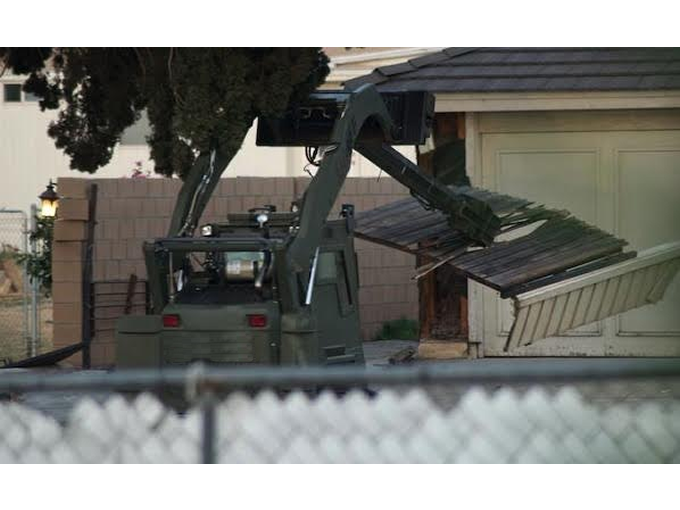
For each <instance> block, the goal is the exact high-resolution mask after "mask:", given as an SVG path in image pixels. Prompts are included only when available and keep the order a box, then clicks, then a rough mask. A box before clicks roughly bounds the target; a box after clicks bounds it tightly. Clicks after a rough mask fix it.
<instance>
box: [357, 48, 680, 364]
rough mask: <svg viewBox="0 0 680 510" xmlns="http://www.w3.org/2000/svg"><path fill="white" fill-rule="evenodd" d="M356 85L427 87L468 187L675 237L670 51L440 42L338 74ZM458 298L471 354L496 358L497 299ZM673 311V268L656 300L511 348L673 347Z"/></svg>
mask: <svg viewBox="0 0 680 510" xmlns="http://www.w3.org/2000/svg"><path fill="white" fill-rule="evenodd" d="M363 83H374V84H376V86H377V87H378V89H379V90H381V91H397V90H400V91H403V90H427V91H430V92H433V93H434V94H435V96H436V112H437V113H436V119H435V125H436V127H442V126H446V125H447V124H449V123H452V124H453V125H454V126H457V136H455V135H454V138H457V139H464V145H465V159H464V161H465V163H464V165H465V168H464V171H465V173H466V174H467V176H468V177H469V178H470V180H471V183H472V184H473V185H475V186H479V187H482V188H486V189H489V190H492V191H499V192H503V193H507V194H509V195H513V196H517V197H523V198H528V199H530V200H534V201H536V202H538V203H543V204H546V205H548V206H550V207H554V208H558V209H566V210H569V211H571V212H572V213H573V214H574V215H576V216H578V217H580V218H582V219H583V220H585V221H587V222H589V223H591V224H594V225H597V226H598V227H600V228H602V229H603V230H606V231H609V232H611V233H613V234H614V235H616V236H618V237H621V238H624V239H626V240H628V241H629V242H630V245H631V247H632V248H633V249H635V250H638V251H639V250H644V249H646V248H650V247H653V246H655V245H659V244H663V243H667V242H673V241H678V240H680V49H678V48H588V49H578V48H450V49H446V50H443V51H439V52H434V53H432V54H429V55H427V56H425V57H421V58H416V59H411V60H409V61H408V62H406V63H402V64H398V65H395V66H387V67H380V68H378V69H376V70H375V71H374V72H373V73H371V74H370V75H367V76H365V77H362V78H359V79H357V80H354V81H351V82H349V84H348V85H349V86H358V85H360V84H363ZM449 131H450V132H451V130H450V129H449ZM453 131H456V129H454V130H453ZM435 138H437V136H436V130H435ZM436 150H437V149H436V148H435V151H436ZM435 159H436V155H435ZM446 170H448V169H446ZM436 171H437V169H436V168H435V175H436ZM434 285H437V283H436V282H435V283H434ZM440 291H442V293H446V289H440ZM468 301H469V303H468ZM465 303H466V307H467V309H468V323H469V337H468V340H469V342H470V346H471V351H472V352H473V354H474V352H475V351H476V353H477V355H480V356H502V355H507V353H505V352H504V351H503V346H504V344H505V340H506V337H507V335H508V333H509V328H510V325H511V324H512V316H511V311H510V306H509V304H508V303H507V301H502V300H500V299H499V298H498V294H497V293H496V292H494V291H491V290H489V289H487V288H483V287H482V286H480V285H476V284H470V285H469V289H468V293H467V295H466V296H465ZM678 311H680V277H676V278H675V281H674V282H673V283H672V284H671V287H670V288H669V289H668V291H667V294H666V297H665V299H664V300H663V301H662V302H660V303H658V304H656V305H653V306H647V307H644V308H641V309H638V310H633V311H630V312H627V313H624V314H621V315H619V316H617V317H614V318H611V319H607V320H604V321H601V322H599V323H597V324H594V325H590V326H584V327H582V328H579V329H577V330H575V331H573V332H570V333H569V334H567V335H565V336H563V337H559V338H550V339H546V340H542V341H539V342H536V343H534V344H533V345H531V346H527V347H522V348H519V349H517V350H515V351H514V352H513V355H519V356H579V355H590V356H621V355H622V356H630V355H638V356H640V355H641V356H669V355H670V356H679V355H680V314H679V313H678ZM422 314H423V307H422V306H421V318H422Z"/></svg>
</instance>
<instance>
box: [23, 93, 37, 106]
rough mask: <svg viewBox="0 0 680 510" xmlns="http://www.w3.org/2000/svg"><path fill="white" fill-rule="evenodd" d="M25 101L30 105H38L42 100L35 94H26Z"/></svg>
mask: <svg viewBox="0 0 680 510" xmlns="http://www.w3.org/2000/svg"><path fill="white" fill-rule="evenodd" d="M24 101H27V102H29V103H37V102H38V101H40V98H39V97H38V96H36V95H35V94H34V93H33V92H24Z"/></svg>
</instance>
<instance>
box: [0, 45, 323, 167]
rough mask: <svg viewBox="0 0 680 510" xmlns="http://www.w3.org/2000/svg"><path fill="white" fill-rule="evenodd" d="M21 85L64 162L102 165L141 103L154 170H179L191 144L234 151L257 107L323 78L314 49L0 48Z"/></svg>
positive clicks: (271, 108) (269, 109)
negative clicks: (22, 78)
mask: <svg viewBox="0 0 680 510" xmlns="http://www.w3.org/2000/svg"><path fill="white" fill-rule="evenodd" d="M3 62H4V64H5V67H7V68H9V69H11V70H12V71H13V72H15V73H17V74H19V73H21V74H29V78H28V80H27V81H26V83H25V85H24V90H25V91H27V92H32V93H33V94H35V95H36V96H38V97H40V98H41V99H40V103H39V104H40V107H41V108H42V109H43V110H44V109H56V108H59V107H60V106H64V108H62V109H60V112H59V116H58V119H57V121H56V122H54V123H52V124H51V125H50V127H49V129H48V133H49V135H50V136H51V137H52V138H53V139H54V141H55V145H56V146H57V147H58V148H60V149H63V150H64V152H65V153H66V154H67V155H68V156H69V157H70V158H71V168H74V169H78V170H81V171H85V172H95V171H96V170H97V169H98V168H100V167H102V166H104V165H106V164H107V163H108V162H109V161H110V160H111V157H112V155H113V149H114V147H115V146H116V145H117V144H118V142H119V141H120V136H121V134H122V133H123V131H124V130H125V129H126V128H127V127H129V126H130V125H132V124H133V123H134V122H135V121H136V120H137V119H139V117H140V115H141V112H142V111H143V110H146V112H147V115H148V117H149V123H150V125H151V135H150V137H149V139H148V143H149V145H150V148H151V157H152V159H153V160H154V162H155V170H156V172H158V173H160V174H162V175H166V176H171V175H179V176H180V177H185V175H186V173H187V172H188V170H189V168H190V167H191V165H192V164H193V161H194V159H195V158H196V155H197V153H198V152H200V151H205V150H209V149H211V148H214V147H216V146H219V147H220V148H221V149H222V150H223V151H224V152H225V153H228V154H234V153H235V152H236V151H238V149H239V148H240V147H241V144H242V142H243V139H244V137H245V135H246V133H247V132H248V129H249V128H250V126H251V125H252V123H253V121H254V119H255V118H256V117H257V116H259V115H277V114H282V113H283V112H284V111H285V110H286V108H287V107H288V106H289V105H290V104H291V103H294V102H295V101H297V100H299V99H301V98H303V97H305V96H306V95H308V94H309V93H310V92H311V91H312V90H314V89H315V88H316V87H318V86H319V85H320V84H321V83H323V80H324V79H325V78H326V76H327V74H328V72H329V68H328V58H327V57H326V55H325V54H324V53H323V52H322V51H321V49H320V48H0V63H3Z"/></svg>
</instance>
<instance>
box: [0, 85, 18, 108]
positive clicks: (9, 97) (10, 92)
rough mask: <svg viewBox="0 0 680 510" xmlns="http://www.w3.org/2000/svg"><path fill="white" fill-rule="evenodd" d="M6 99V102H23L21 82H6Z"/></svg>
mask: <svg viewBox="0 0 680 510" xmlns="http://www.w3.org/2000/svg"><path fill="white" fill-rule="evenodd" d="M4 100H5V103H20V102H21V84H19V83H5V86H4Z"/></svg>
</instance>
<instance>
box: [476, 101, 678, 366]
mask: <svg viewBox="0 0 680 510" xmlns="http://www.w3.org/2000/svg"><path fill="white" fill-rule="evenodd" d="M678 116H679V117H680V113H678ZM607 124H608V125H612V124H613V123H612V122H608V123H607ZM588 127H589V126H588V124H587V123H584V125H583V128H584V129H582V130H578V131H568V132H567V131H562V132H560V131H555V132H545V131H542V132H515V133H482V134H480V135H479V140H480V142H481V169H478V171H479V170H481V180H482V185H483V186H484V187H486V188H488V189H492V190H496V191H501V192H503V193H508V194H510V195H515V196H519V197H526V198H528V199H531V200H535V201H537V202H541V203H544V204H547V205H549V206H551V207H557V208H564V209H568V210H569V211H572V212H573V213H574V214H575V215H577V216H579V217H581V218H582V219H584V220H585V221H587V222H589V223H592V224H595V225H597V226H599V227H600V228H602V229H604V230H607V231H610V232H612V233H614V234H615V235H617V236H619V237H622V238H624V239H626V240H628V241H629V242H630V243H631V246H632V248H633V249H636V250H642V249H645V248H650V247H652V246H655V245H658V244H661V243H665V242H670V241H677V240H680V130H674V129H663V130H646V131H623V130H621V131H619V130H604V131H587V130H586V128H588ZM646 127H647V129H648V128H649V126H648V125H647V126H646ZM479 175H480V174H478V177H479ZM478 180H479V179H478ZM675 280H676V281H674V282H673V283H672V284H671V286H670V288H669V290H668V292H667V295H666V298H665V299H664V300H663V301H662V302H661V303H659V304H656V305H652V306H647V307H644V308H641V309H639V310H634V311H630V312H627V313H625V314H622V315H620V316H617V317H615V318H611V319H607V320H605V321H602V322H600V323H597V324H592V325H589V326H585V327H583V328H580V329H577V330H575V331H573V332H570V333H569V334H568V335H566V336H563V337H557V338H549V339H546V340H542V341H539V342H537V343H535V344H533V345H531V346H527V347H524V348H521V349H519V350H516V351H514V352H512V353H511V355H520V356H522V355H524V356H583V355H588V356H628V355H630V356H670V355H674V356H680V277H676V279H675ZM474 295H477V296H478V298H477V300H476V302H475V303H474V304H473V306H474V307H475V314H477V315H476V316H474V315H473V317H475V318H474V319H473V320H477V321H481V323H482V324H483V326H482V328H483V330H482V335H481V338H482V341H483V352H484V354H485V355H486V356H499V355H508V354H507V353H504V352H503V346H504V345H505V338H506V336H507V334H508V332H509V329H510V326H511V325H512V315H511V311H510V306H509V305H508V303H507V302H506V301H503V300H500V299H499V298H498V295H497V293H495V292H493V291H490V290H487V289H483V290H481V289H478V290H477V292H476V293H475V294H474Z"/></svg>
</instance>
